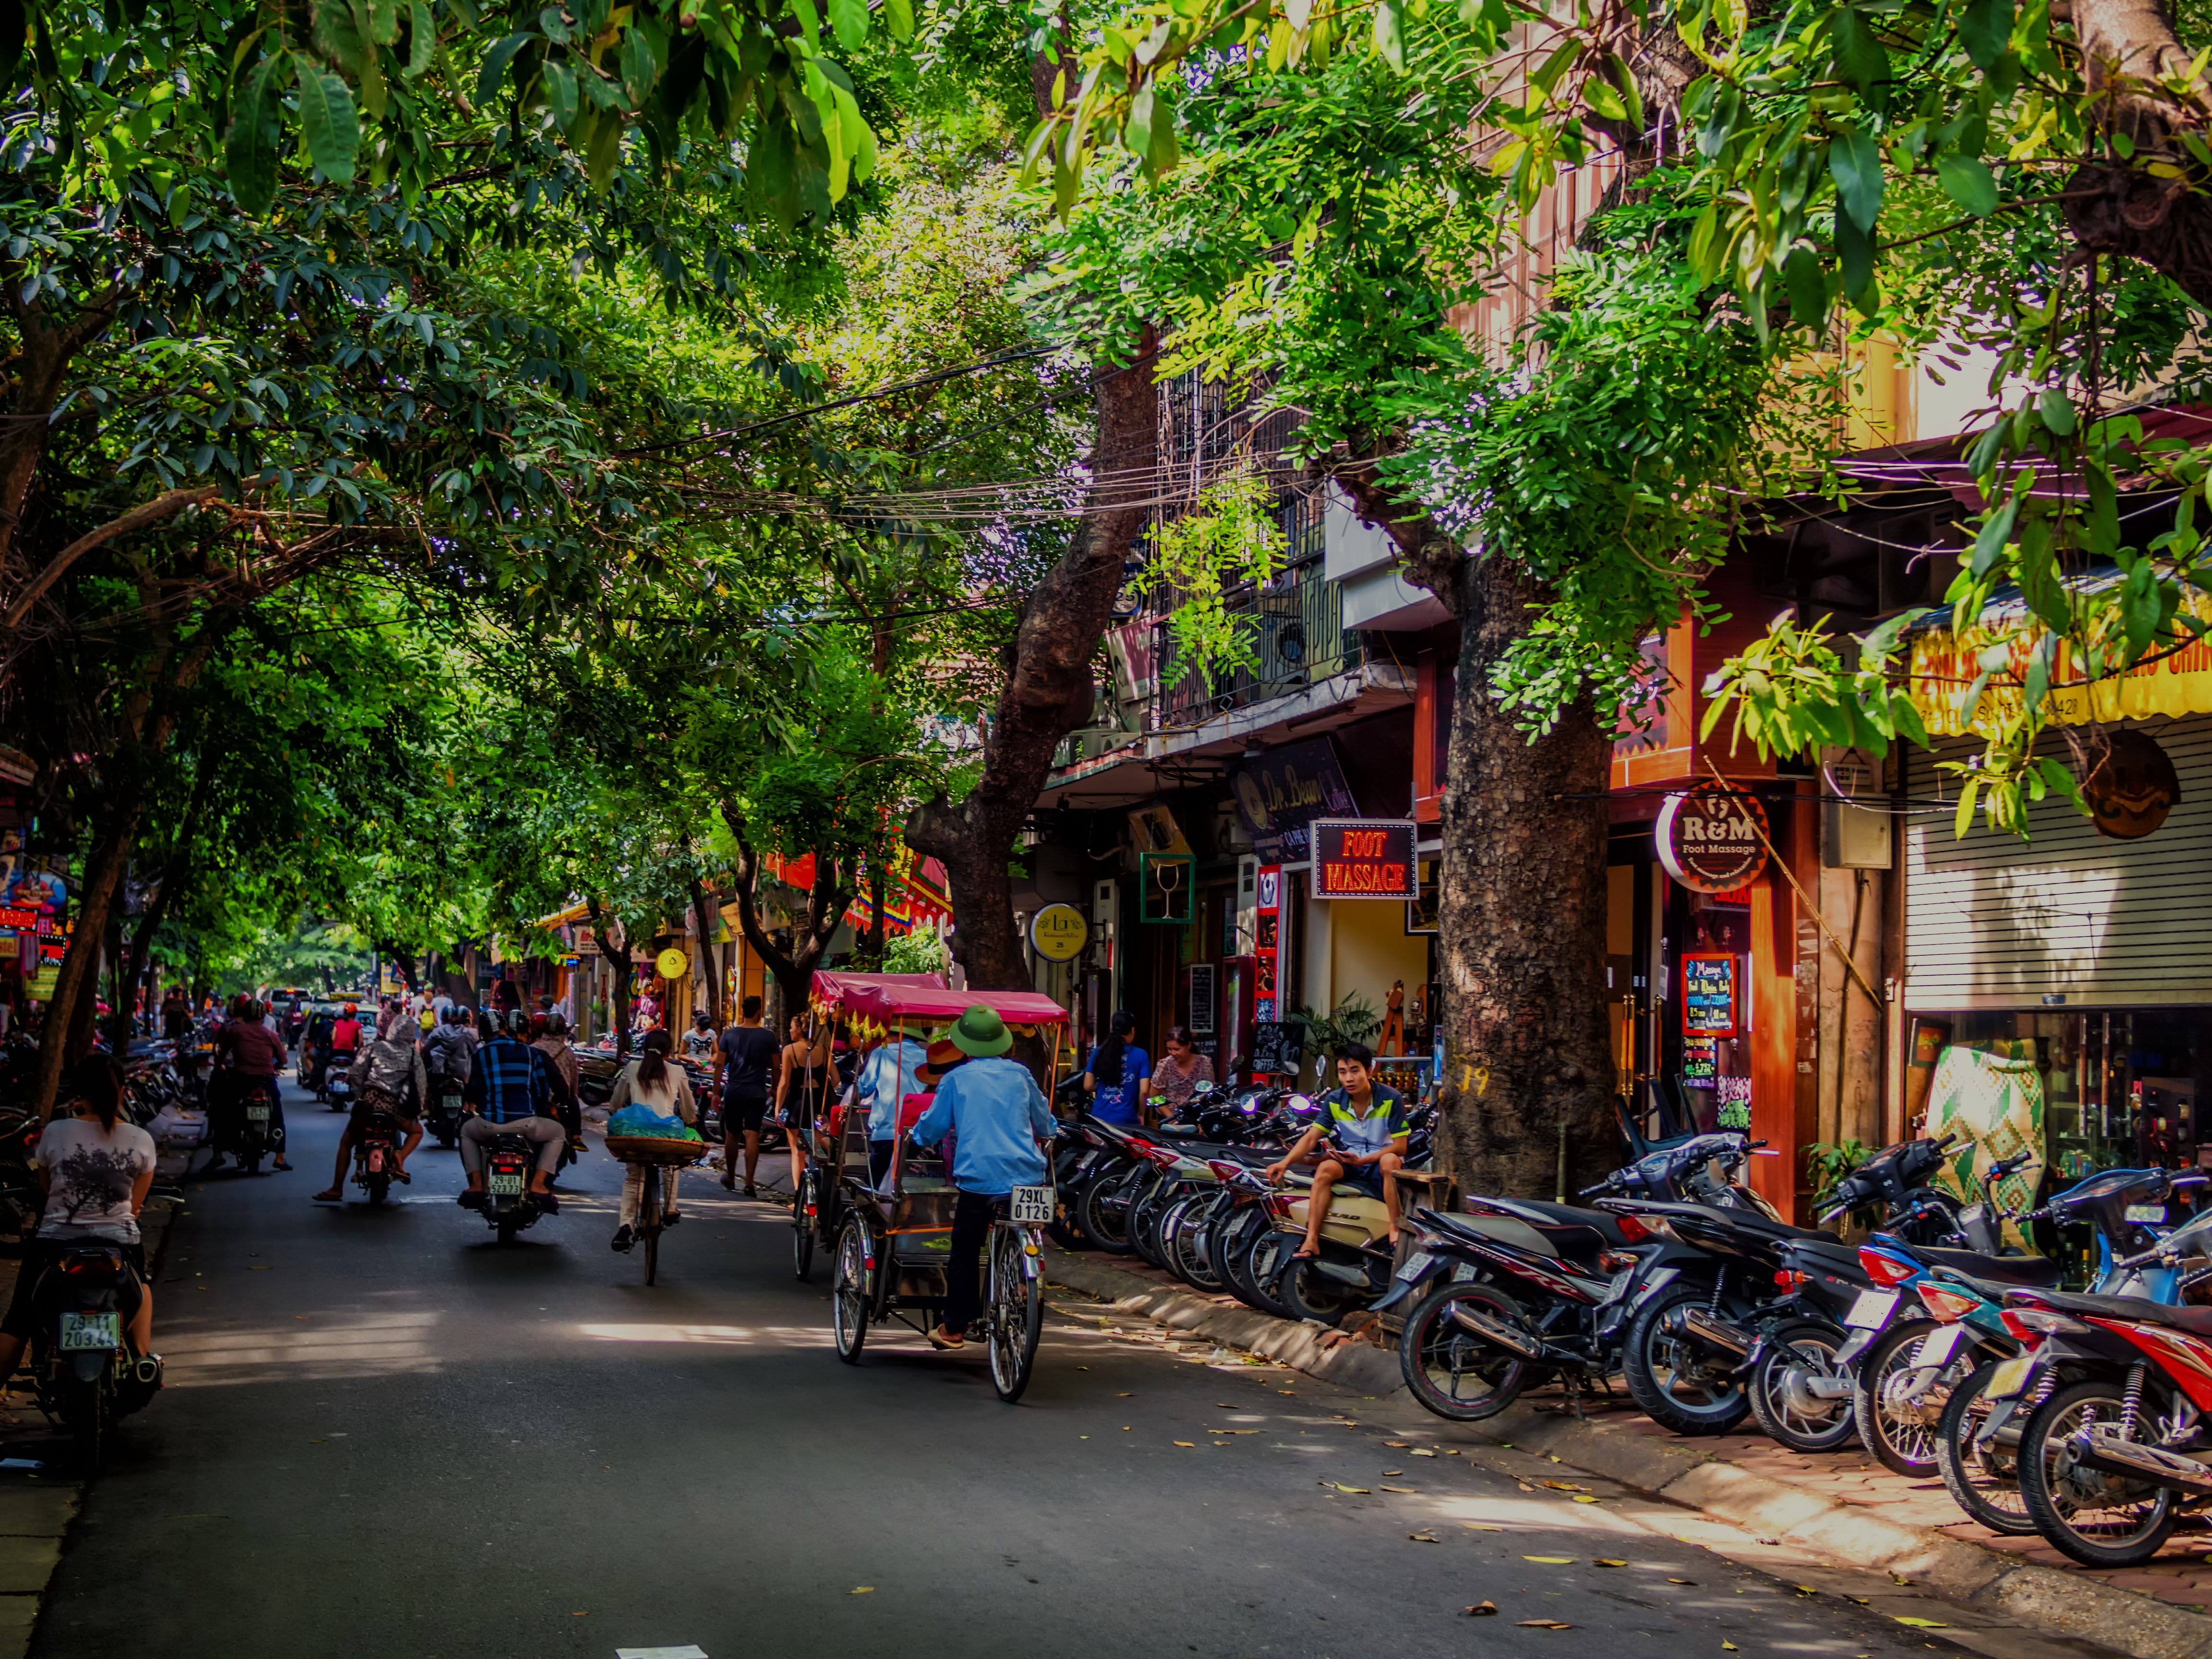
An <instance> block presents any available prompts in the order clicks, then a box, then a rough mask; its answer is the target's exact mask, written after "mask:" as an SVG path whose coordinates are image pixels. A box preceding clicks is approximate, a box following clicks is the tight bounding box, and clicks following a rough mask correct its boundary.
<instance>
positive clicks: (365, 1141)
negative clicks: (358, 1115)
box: [353, 1110, 404, 1204]
mask: <svg viewBox="0 0 2212 1659" xmlns="http://www.w3.org/2000/svg"><path fill="white" fill-rule="evenodd" d="M402 1144H404V1131H403V1130H402V1129H401V1127H400V1123H399V1120H398V1118H397V1117H396V1116H394V1115H392V1113H390V1112H386V1111H382V1110H375V1111H371V1112H368V1113H367V1114H366V1115H364V1119H363V1121H362V1127H361V1135H360V1138H359V1139H356V1141H355V1142H354V1144H353V1182H354V1185H355V1186H356V1187H358V1188H361V1189H362V1191H363V1192H365V1193H367V1194H368V1201H369V1202H370V1203H371V1204H381V1203H383V1202H384V1200H386V1198H388V1197H390V1196H391V1194H392V1179H393V1176H392V1171H393V1170H396V1169H398V1166H399V1148H400V1146H402Z"/></svg>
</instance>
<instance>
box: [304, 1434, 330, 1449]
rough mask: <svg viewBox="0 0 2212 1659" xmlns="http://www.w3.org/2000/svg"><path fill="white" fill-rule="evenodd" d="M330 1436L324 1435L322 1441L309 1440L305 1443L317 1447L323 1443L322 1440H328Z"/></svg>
mask: <svg viewBox="0 0 2212 1659" xmlns="http://www.w3.org/2000/svg"><path fill="white" fill-rule="evenodd" d="M329 1438H330V1436H328V1435H325V1436H324V1437H323V1439H322V1440H310V1441H309V1442H308V1444H309V1445H311V1446H319V1445H321V1444H322V1443H323V1441H324V1440H328V1439H329Z"/></svg>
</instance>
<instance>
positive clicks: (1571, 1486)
mask: <svg viewBox="0 0 2212 1659" xmlns="http://www.w3.org/2000/svg"><path fill="white" fill-rule="evenodd" d="M1544 1484H1545V1485H1546V1486H1549V1487H1550V1488H1551V1489H1552V1490H1553V1492H1588V1491H1589V1487H1588V1486H1577V1485H1575V1483H1574V1482H1573V1481H1571V1480H1547V1481H1546V1482H1545V1483H1544Z"/></svg>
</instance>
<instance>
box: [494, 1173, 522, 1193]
mask: <svg viewBox="0 0 2212 1659" xmlns="http://www.w3.org/2000/svg"><path fill="white" fill-rule="evenodd" d="M486 1184H487V1185H488V1186H489V1187H490V1188H491V1190H492V1192H493V1193H494V1194H495V1195H497V1196H498V1197H501V1198H508V1197H520V1196H521V1194H522V1177H521V1176H519V1175H501V1174H500V1173H499V1171H498V1170H493V1171H492V1173H491V1175H490V1176H489V1179H488V1181H487V1182H486Z"/></svg>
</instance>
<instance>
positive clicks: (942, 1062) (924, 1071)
mask: <svg viewBox="0 0 2212 1659" xmlns="http://www.w3.org/2000/svg"><path fill="white" fill-rule="evenodd" d="M967 1058H968V1056H967V1055H966V1054H963V1053H961V1051H960V1049H959V1048H958V1047H957V1045H956V1044H955V1043H954V1042H953V1041H952V1040H951V1038H950V1037H939V1038H938V1039H937V1040H936V1041H935V1042H933V1043H931V1044H930V1045H929V1057H928V1058H927V1060H924V1061H923V1062H922V1064H921V1067H920V1068H919V1069H918V1070H917V1072H916V1073H915V1075H916V1076H918V1077H919V1078H921V1080H922V1081H923V1082H924V1083H926V1084H927V1083H935V1082H936V1081H937V1080H938V1079H939V1078H941V1077H943V1076H944V1075H945V1073H947V1072H949V1071H951V1069H952V1068H953V1067H954V1066H957V1065H958V1064H959V1063H960V1062H961V1061H962V1060H965V1059H967Z"/></svg>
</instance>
